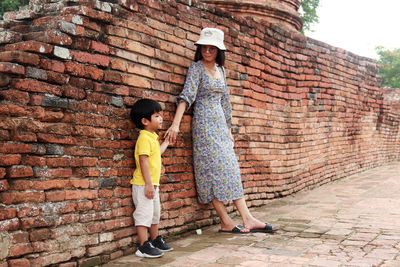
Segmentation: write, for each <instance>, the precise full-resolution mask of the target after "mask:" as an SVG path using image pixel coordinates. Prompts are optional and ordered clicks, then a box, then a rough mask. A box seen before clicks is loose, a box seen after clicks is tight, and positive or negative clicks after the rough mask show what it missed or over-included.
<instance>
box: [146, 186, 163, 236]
mask: <svg viewBox="0 0 400 267" xmlns="http://www.w3.org/2000/svg"><path fill="white" fill-rule="evenodd" d="M159 189H160V188H159V187H158V186H156V187H155V188H154V199H153V203H152V204H153V217H152V218H151V226H150V229H149V230H150V231H149V232H150V238H151V240H154V239H156V237H157V236H158V224H159V223H160V216H161V204H160V194H159Z"/></svg>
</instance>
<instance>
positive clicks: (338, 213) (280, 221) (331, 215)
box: [104, 162, 400, 267]
mask: <svg viewBox="0 0 400 267" xmlns="http://www.w3.org/2000/svg"><path fill="white" fill-rule="evenodd" d="M252 212H253V215H255V216H256V217H257V218H260V219H262V220H265V221H269V222H272V223H273V224H274V225H275V226H279V227H280V230H279V231H278V232H277V233H275V234H273V235H270V234H261V233H252V234H246V235H233V234H225V233H222V234H221V233H217V231H218V226H211V227H207V228H204V229H202V234H201V235H197V234H196V233H191V234H189V235H187V236H185V237H182V238H180V239H176V240H168V239H167V241H170V242H169V243H170V245H172V246H173V247H174V248H175V250H174V251H171V252H167V253H165V255H164V256H163V257H162V258H159V259H142V258H139V257H136V256H135V255H134V254H133V255H129V256H125V257H122V258H119V259H116V260H114V261H112V262H110V263H108V264H106V265H104V266H107V267H133V266H135V267H153V266H169V267H186V266H190V267H198V266H201V267H225V266H249V267H254V266H256V267H262V266H268V267H272V266H279V267H284V266H290V267H297V266H362V267H364V266H393V267H394V266H400V162H395V163H391V164H389V165H386V166H383V167H379V168H376V169H372V170H369V171H366V172H363V173H360V174H356V175H353V176H351V177H348V178H345V179H342V180H339V181H336V182H333V183H330V184H326V185H323V186H321V187H318V188H315V189H312V190H306V191H303V192H299V193H297V194H295V195H293V196H289V197H285V198H281V199H275V200H271V202H270V204H269V205H267V206H265V207H261V208H256V209H252ZM238 221H239V220H238Z"/></svg>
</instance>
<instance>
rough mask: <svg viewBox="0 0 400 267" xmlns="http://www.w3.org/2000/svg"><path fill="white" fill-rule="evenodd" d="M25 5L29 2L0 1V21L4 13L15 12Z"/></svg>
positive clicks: (22, 0) (19, 0)
mask: <svg viewBox="0 0 400 267" xmlns="http://www.w3.org/2000/svg"><path fill="white" fill-rule="evenodd" d="M27 4H29V0H2V1H1V2H0V19H3V14H4V13H5V12H7V11H14V10H17V9H18V7H20V6H25V5H27Z"/></svg>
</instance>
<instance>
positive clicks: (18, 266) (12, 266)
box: [8, 259, 31, 267]
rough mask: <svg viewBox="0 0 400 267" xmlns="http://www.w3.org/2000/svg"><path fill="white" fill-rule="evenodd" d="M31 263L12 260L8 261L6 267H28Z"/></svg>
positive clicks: (26, 260) (25, 260)
mask: <svg viewBox="0 0 400 267" xmlns="http://www.w3.org/2000/svg"><path fill="white" fill-rule="evenodd" d="M30 266H31V263H30V261H29V260H28V259H14V260H9V261H8V267H30Z"/></svg>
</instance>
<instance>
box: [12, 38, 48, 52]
mask: <svg viewBox="0 0 400 267" xmlns="http://www.w3.org/2000/svg"><path fill="white" fill-rule="evenodd" d="M5 49H6V50H10V51H29V52H35V53H40V54H50V53H51V52H52V51H53V46H52V45H49V44H45V43H42V42H37V41H24V42H19V43H15V44H9V45H6V46H5Z"/></svg>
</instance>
